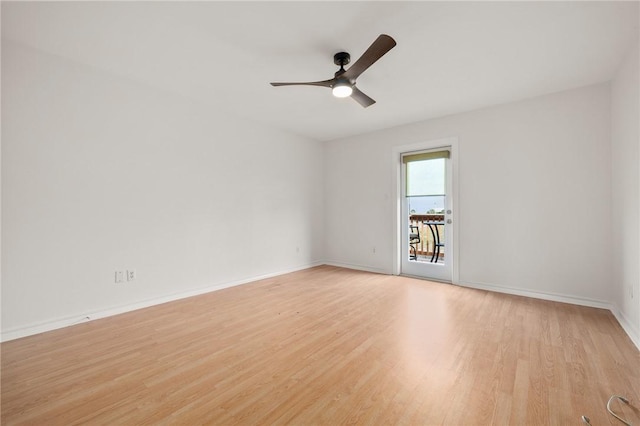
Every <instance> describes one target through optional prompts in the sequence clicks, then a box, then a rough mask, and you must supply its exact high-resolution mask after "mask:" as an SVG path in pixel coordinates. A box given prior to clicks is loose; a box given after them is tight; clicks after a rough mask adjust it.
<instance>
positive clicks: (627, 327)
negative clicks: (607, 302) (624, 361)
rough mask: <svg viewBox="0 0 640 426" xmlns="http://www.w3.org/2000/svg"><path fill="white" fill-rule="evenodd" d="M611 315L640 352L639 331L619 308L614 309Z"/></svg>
mask: <svg viewBox="0 0 640 426" xmlns="http://www.w3.org/2000/svg"><path fill="white" fill-rule="evenodd" d="M611 313H613V316H615V317H616V319H617V320H618V323H620V326H621V327H622V329H623V330H624V331H625V332H626V333H627V336H629V338H630V339H631V341H632V342H633V344H634V345H636V347H637V348H638V350H639V351H640V332H639V331H638V329H637V328H635V327H634V326H633V325H632V324H631V323H630V322H629V320H628V319H627V317H625V316H624V314H623V313H622V312H621V311H620V309H618V308H617V307H615V309H612V310H611Z"/></svg>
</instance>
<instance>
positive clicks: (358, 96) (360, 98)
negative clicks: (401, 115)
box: [351, 86, 376, 108]
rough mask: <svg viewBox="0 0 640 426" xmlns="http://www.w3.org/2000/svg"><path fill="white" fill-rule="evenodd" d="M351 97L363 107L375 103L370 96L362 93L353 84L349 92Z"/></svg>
mask: <svg viewBox="0 0 640 426" xmlns="http://www.w3.org/2000/svg"><path fill="white" fill-rule="evenodd" d="M351 97H352V98H353V99H354V100H355V101H356V102H358V103H359V104H360V105H362V106H363V107H364V108H366V107H368V106H371V105H373V104H375V103H376V101H374V100H373V99H371V98H370V97H368V96H367V95H365V94H364V93H362V92H361V91H360V89H358V88H357V87H355V86H353V92H352V93H351Z"/></svg>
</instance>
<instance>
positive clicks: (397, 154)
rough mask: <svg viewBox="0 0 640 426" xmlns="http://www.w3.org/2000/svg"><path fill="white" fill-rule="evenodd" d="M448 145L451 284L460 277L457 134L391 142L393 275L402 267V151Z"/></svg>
mask: <svg viewBox="0 0 640 426" xmlns="http://www.w3.org/2000/svg"><path fill="white" fill-rule="evenodd" d="M444 147H450V152H451V154H450V157H449V167H451V176H452V180H453V182H452V185H451V187H452V191H453V195H452V200H451V204H452V211H453V214H452V220H453V222H452V223H451V233H452V235H451V240H452V241H453V243H452V245H453V250H452V253H451V255H452V260H451V262H452V265H451V266H452V269H451V282H452V283H453V284H458V283H459V281H460V278H459V269H458V258H459V252H460V247H459V241H460V238H459V235H460V232H459V230H460V227H459V226H458V225H459V223H460V222H459V221H460V219H459V218H460V214H459V207H460V203H459V202H458V198H459V190H458V138H457V137H447V138H441V139H431V140H426V141H423V142H418V143H414V144H410V145H399V146H394V147H393V148H392V153H391V161H392V170H393V176H394V178H393V179H394V181H395V182H393V191H392V194H391V195H392V201H393V202H392V203H391V204H392V205H393V212H392V216H391V217H392V218H393V224H394V225H393V251H392V253H393V269H392V273H393V275H400V273H401V272H402V271H401V255H402V250H401V249H400V248H401V244H402V243H401V241H402V220H403V218H402V202H403V200H402V154H405V153H408V152H413V151H426V150H432V149H437V148H444Z"/></svg>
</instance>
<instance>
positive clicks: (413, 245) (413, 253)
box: [409, 225, 420, 260]
mask: <svg viewBox="0 0 640 426" xmlns="http://www.w3.org/2000/svg"><path fill="white" fill-rule="evenodd" d="M418 244H420V230H419V229H418V226H417V225H409V260H418Z"/></svg>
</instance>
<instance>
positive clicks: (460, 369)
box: [0, 266, 640, 425]
mask: <svg viewBox="0 0 640 426" xmlns="http://www.w3.org/2000/svg"><path fill="white" fill-rule="evenodd" d="M1 351H2V359H1V380H2V389H1V391H0V397H1V403H2V406H1V416H0V420H1V421H2V424H6V425H18V424H47V425H75V424H91V425H101V424H105V425H106V424H109V425H113V424H150V425H158V424H223V425H229V424H242V425H245V424H331V425H334V424H393V425H396V424H397V425H415V424H420V425H425V424H426V425H430V424H452V425H458V424H465V425H476V424H477V425H487V424H496V425H505V424H551V425H556V424H557V425H564V424H579V422H580V416H582V415H587V416H589V417H590V418H591V420H592V423H593V424H615V423H614V422H612V420H611V419H612V417H611V416H609V415H608V414H607V413H606V410H605V404H606V401H607V399H608V397H609V396H610V395H611V394H613V393H616V394H622V395H625V396H627V397H628V398H629V399H630V400H631V402H632V405H633V407H636V408H633V407H620V409H621V410H625V411H624V413H625V414H626V415H628V416H629V419H630V420H631V421H632V422H634V423H638V422H640V415H639V413H640V410H638V409H637V407H640V402H638V401H639V400H640V353H638V351H637V349H636V348H635V347H634V346H633V343H632V342H631V341H630V339H629V338H628V337H627V336H626V335H625V334H624V331H623V330H622V328H621V327H620V325H619V324H618V323H617V321H616V320H615V318H614V317H613V315H611V313H610V312H608V311H605V310H600V309H593V308H585V307H579V306H573V305H568V304H562V303H554V302H548V301H541V300H534V299H528V298H524V297H518V296H510V295H505V294H498V293H489V292H486V291H481V290H473V289H467V288H462V287H456V286H452V285H447V284H440V283H432V282H429V281H424V280H418V279H413V278H406V277H395V276H386V275H379V274H372V273H367V272H362V271H353V270H348V269H342V268H337V267H330V266H323V267H317V268H312V269H308V270H304V271H299V272H295V273H292V274H287V275H283V276H279V277H273V278H269V279H265V280H261V281H257V282H254V283H249V284H245V285H242V286H238V287H233V288H228V289H225V290H220V291H217V292H212V293H208V294H204V295H200V296H197V297H192V298H188V299H184V300H180V301H176V302H171V303H166V304H163V305H158V306H154V307H150V308H146V309H141V310H138V311H135V312H129V313H126V314H122V315H118V316H114V317H110V318H105V319H102V320H96V321H91V322H87V323H82V324H78V325H76V326H73V327H68V328H65V329H60V330H55V331H52V332H48V333H44V334H40V335H36V336H31V337H26V338H23V339H18V340H14V341H10V342H5V343H2V344H1ZM634 416H635V417H634Z"/></svg>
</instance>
